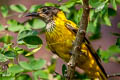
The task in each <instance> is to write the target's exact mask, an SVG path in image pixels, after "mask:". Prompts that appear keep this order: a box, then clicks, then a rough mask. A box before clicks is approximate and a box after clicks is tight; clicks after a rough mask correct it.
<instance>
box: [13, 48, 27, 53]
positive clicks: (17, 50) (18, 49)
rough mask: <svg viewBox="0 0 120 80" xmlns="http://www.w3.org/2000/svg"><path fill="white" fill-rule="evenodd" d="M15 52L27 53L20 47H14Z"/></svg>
mask: <svg viewBox="0 0 120 80" xmlns="http://www.w3.org/2000/svg"><path fill="white" fill-rule="evenodd" d="M14 50H15V52H16V54H23V53H24V52H25V50H24V49H22V48H20V47H18V46H16V47H14Z"/></svg>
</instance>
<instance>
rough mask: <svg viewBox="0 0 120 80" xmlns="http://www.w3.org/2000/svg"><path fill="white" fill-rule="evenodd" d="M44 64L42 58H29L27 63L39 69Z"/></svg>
mask: <svg viewBox="0 0 120 80" xmlns="http://www.w3.org/2000/svg"><path fill="white" fill-rule="evenodd" d="M45 64H46V61H45V60H43V59H39V60H31V61H30V62H29V65H30V66H31V67H32V69H33V70H38V69H41V68H43V67H44V66H45Z"/></svg>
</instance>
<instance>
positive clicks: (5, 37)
mask: <svg viewBox="0 0 120 80" xmlns="http://www.w3.org/2000/svg"><path fill="white" fill-rule="evenodd" d="M12 39H13V37H12V36H9V35H5V36H2V37H1V38H0V42H3V43H7V44H9V43H10V42H11V40H12Z"/></svg>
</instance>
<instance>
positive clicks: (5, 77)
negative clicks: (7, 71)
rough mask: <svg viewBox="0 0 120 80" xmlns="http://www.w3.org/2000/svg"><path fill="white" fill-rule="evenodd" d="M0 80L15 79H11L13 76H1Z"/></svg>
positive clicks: (12, 79)
mask: <svg viewBox="0 0 120 80" xmlns="http://www.w3.org/2000/svg"><path fill="white" fill-rule="evenodd" d="M0 80H15V77H13V76H2V77H0Z"/></svg>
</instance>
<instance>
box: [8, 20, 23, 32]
mask: <svg viewBox="0 0 120 80" xmlns="http://www.w3.org/2000/svg"><path fill="white" fill-rule="evenodd" d="M7 24H9V27H8V30H9V31H12V32H18V31H20V30H22V29H24V25H21V24H19V23H18V22H17V21H16V20H8V22H7Z"/></svg>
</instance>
